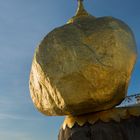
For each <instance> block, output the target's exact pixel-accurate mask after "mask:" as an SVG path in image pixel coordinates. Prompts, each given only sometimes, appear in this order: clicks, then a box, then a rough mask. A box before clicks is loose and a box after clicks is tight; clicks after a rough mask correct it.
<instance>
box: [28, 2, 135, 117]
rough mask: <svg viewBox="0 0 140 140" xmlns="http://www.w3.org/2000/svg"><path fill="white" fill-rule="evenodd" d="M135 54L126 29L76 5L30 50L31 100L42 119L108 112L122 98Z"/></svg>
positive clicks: (131, 36) (128, 30) (116, 21)
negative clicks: (70, 15)
mask: <svg viewBox="0 0 140 140" xmlns="http://www.w3.org/2000/svg"><path fill="white" fill-rule="evenodd" d="M136 54H137V53H136V45H135V39H134V36H133V33H132V31H131V29H130V28H129V27H128V25H126V24H125V23H124V22H123V21H121V20H118V19H116V18H113V17H100V18H96V17H94V16H91V15H90V14H88V13H87V12H86V11H85V10H84V8H83V5H82V2H81V1H80V2H79V7H78V10H77V13H76V16H74V17H73V18H72V19H70V20H69V21H68V23H67V24H66V25H64V26H61V27H58V28H56V29H54V30H53V31H51V32H50V33H49V34H48V35H47V36H46V37H45V38H44V39H43V40H42V41H41V43H40V45H39V46H38V47H37V49H36V51H35V55H34V58H33V63H32V68H31V74H30V92H31V97H32V100H33V102H34V104H35V106H36V107H37V109H38V110H40V111H41V112H42V113H44V114H46V115H69V114H72V115H79V114H85V113H90V112H96V111H101V110H106V109H110V108H112V107H114V106H116V105H117V104H119V103H120V102H121V101H122V100H123V99H124V98H125V96H126V93H127V88H128V84H129V80H130V77H131V73H132V70H133V67H134V64H135V61H136Z"/></svg>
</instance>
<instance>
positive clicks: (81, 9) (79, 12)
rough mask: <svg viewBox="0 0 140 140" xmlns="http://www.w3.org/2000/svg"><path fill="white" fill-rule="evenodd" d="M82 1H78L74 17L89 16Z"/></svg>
mask: <svg viewBox="0 0 140 140" xmlns="http://www.w3.org/2000/svg"><path fill="white" fill-rule="evenodd" d="M83 1H84V0H78V8H77V11H76V16H84V15H89V14H88V12H87V11H86V10H85V8H84V5H83Z"/></svg>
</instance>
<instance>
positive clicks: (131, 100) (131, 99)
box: [117, 93, 140, 107]
mask: <svg viewBox="0 0 140 140" xmlns="http://www.w3.org/2000/svg"><path fill="white" fill-rule="evenodd" d="M128 106H140V93H139V94H135V95H130V96H127V97H126V98H125V99H124V100H123V101H122V103H121V104H120V105H118V106H117V107H128Z"/></svg>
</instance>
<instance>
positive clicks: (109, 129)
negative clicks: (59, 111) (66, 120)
mask: <svg viewBox="0 0 140 140" xmlns="http://www.w3.org/2000/svg"><path fill="white" fill-rule="evenodd" d="M58 140H140V117H133V116H131V117H130V118H129V119H124V120H121V121H120V122H115V121H110V122H103V121H98V122H96V123H95V124H89V123H86V124H84V125H83V126H79V125H78V124H77V123H75V124H74V126H73V127H72V128H69V127H68V126H66V128H65V129H63V128H61V130H60V132H59V138H58Z"/></svg>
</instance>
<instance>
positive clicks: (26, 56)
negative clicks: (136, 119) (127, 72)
mask: <svg viewBox="0 0 140 140" xmlns="http://www.w3.org/2000/svg"><path fill="white" fill-rule="evenodd" d="M76 7H77V2H76V0H0V139H1V140H56V139H57V135H58V130H59V127H60V125H61V123H62V122H63V117H47V116H43V115H42V114H41V113H39V112H38V111H37V110H36V109H35V108H34V106H33V104H32V101H31V99H30V94H29V89H28V79H29V73H30V67H31V62H32V57H33V54H34V50H35V48H36V47H37V45H38V44H39V42H40V40H41V39H42V38H43V37H44V36H45V35H46V34H47V33H48V32H50V31H51V30H52V29H53V28H55V27H58V26H61V25H63V24H65V23H66V21H67V20H68V19H69V18H70V17H71V16H73V15H74V13H75V10H76ZM85 7H86V9H87V10H88V11H89V12H90V13H91V14H93V15H94V16H97V17H100V16H107V15H109V16H114V17H117V18H119V19H122V20H123V21H125V22H126V23H127V24H128V25H129V26H130V27H131V28H132V30H133V32H134V34H135V37H136V41H137V47H138V53H140V27H139V26H140V1H139V0H115V1H114V0H85ZM138 92H140V58H139V57H138V61H137V63H136V66H135V69H134V72H133V76H132V79H131V82H130V86H129V89H128V94H134V93H138Z"/></svg>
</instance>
